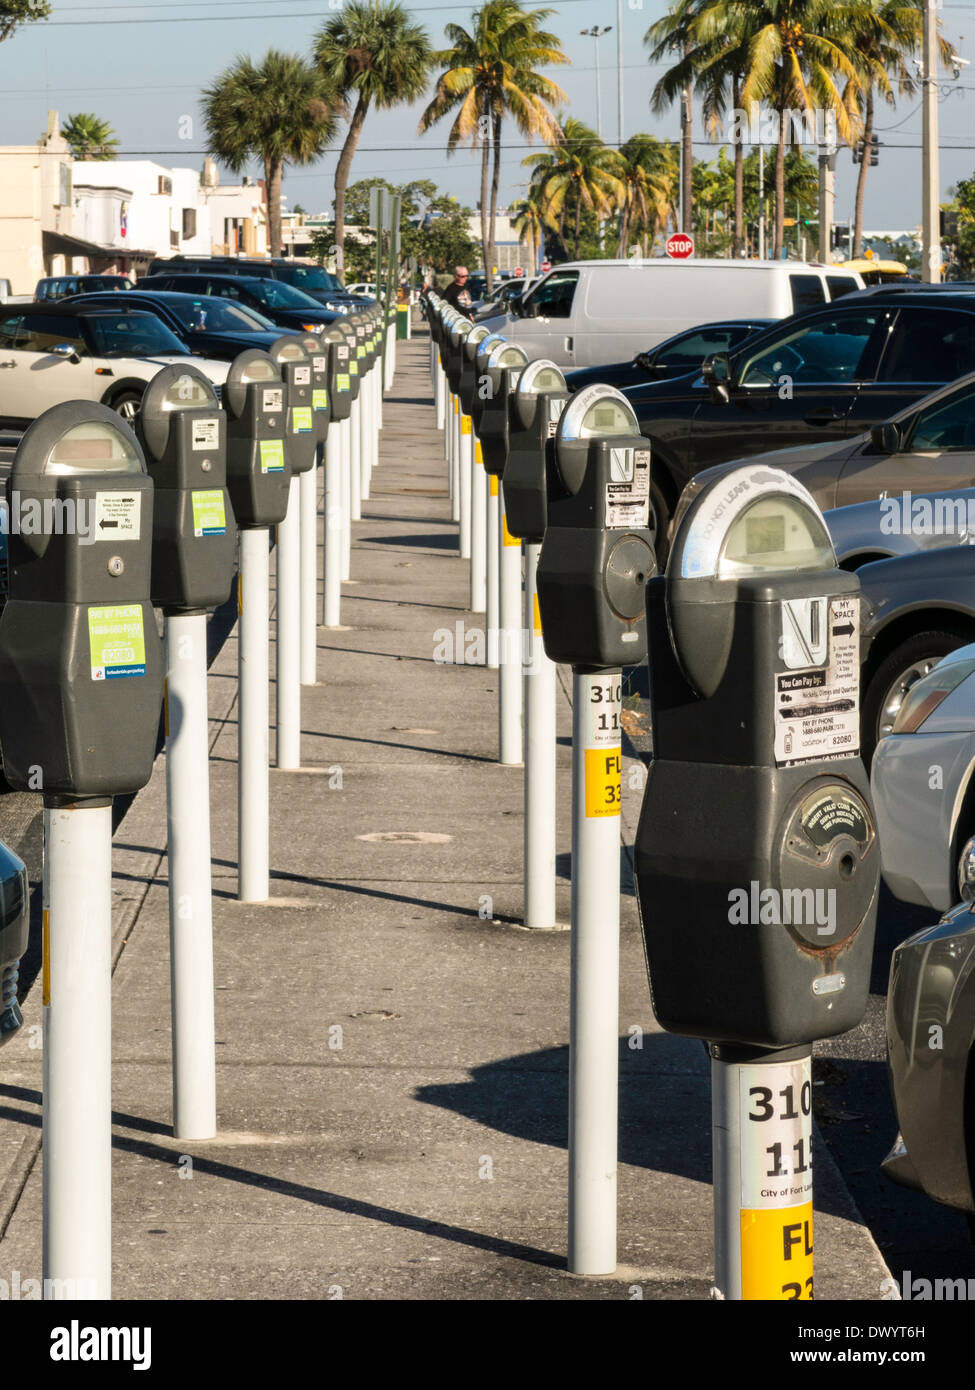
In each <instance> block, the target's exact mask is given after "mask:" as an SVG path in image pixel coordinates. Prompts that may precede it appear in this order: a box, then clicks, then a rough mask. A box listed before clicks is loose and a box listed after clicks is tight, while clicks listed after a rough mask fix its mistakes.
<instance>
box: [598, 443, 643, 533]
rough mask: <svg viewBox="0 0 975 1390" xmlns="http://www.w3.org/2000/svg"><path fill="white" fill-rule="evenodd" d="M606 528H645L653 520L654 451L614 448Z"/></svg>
mask: <svg viewBox="0 0 975 1390" xmlns="http://www.w3.org/2000/svg"><path fill="white" fill-rule="evenodd" d="M609 477H610V481H609V482H608V483H607V484H606V522H605V525H606V528H607V530H610V531H618V530H622V529H626V528H628V527H636V528H639V529H642V528H643V527H645V526H646V525H647V523H648V521H649V519H650V450H649V449H634V448H633V447H632V446H631V447H630V448H620V449H610V455H609Z"/></svg>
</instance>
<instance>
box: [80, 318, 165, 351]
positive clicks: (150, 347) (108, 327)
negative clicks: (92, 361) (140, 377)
mask: <svg viewBox="0 0 975 1390" xmlns="http://www.w3.org/2000/svg"><path fill="white" fill-rule="evenodd" d="M86 326H87V329H88V333H89V334H90V336H91V342H92V350H93V352H94V354H95V356H96V357H159V356H161V355H164V356H166V357H173V356H179V357H188V356H189V355H190V354H189V353H188V351H187V349H186V348H185V347H184V346H183V344H182V343H181V342H180V340H179V339H178V338H177V337H176V335H175V333H170V331H169V329H168V328H167V327H166V325H165V324H164V323H160V321H159V319H157V318H156V317H155V316H154V315H153V314H92V315H91V317H90V318H88V319H87V320H86Z"/></svg>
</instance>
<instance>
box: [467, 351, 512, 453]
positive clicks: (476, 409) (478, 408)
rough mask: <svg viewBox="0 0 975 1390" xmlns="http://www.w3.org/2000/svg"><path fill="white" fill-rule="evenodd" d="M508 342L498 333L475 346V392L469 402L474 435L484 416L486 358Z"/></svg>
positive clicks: (477, 431)
mask: <svg viewBox="0 0 975 1390" xmlns="http://www.w3.org/2000/svg"><path fill="white" fill-rule="evenodd" d="M507 341H508V340H507V338H505V337H502V335H501V334H500V333H489V334H488V335H487V337H486V338H482V339H481V341H480V342H479V343H478V344H477V350H476V352H475V355H474V379H475V390H474V397H473V400H472V401H471V419H472V420H473V421H474V433H475V434H479V433H480V428H481V416H482V415H483V414H484V401H485V398H486V396H487V389H486V387H485V385H484V383H485V381H486V376H485V373H486V371H487V363H488V358H489V357H490V356H491V352H492V351H493V349H494V348H496V347H497V345H498V344H499V343H506V342H507Z"/></svg>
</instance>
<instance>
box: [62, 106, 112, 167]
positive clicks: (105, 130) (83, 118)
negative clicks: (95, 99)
mask: <svg viewBox="0 0 975 1390" xmlns="http://www.w3.org/2000/svg"><path fill="white" fill-rule="evenodd" d="M61 134H62V135H63V136H64V138H65V140H67V142H68V145H69V147H70V149H71V155H72V157H73V158H74V159H114V158H115V152H116V150H117V149H118V140H117V139H116V137H115V131H114V130H113V129H112V127H111V126H110V125H109V124H108V122H107V121H103V120H100V119H99V118H98V116H95V115H93V114H92V113H91V112H90V111H79V112H78V113H77V114H76V115H74V116H68V117H67V119H66V120H65V122H64V125H62V127H61Z"/></svg>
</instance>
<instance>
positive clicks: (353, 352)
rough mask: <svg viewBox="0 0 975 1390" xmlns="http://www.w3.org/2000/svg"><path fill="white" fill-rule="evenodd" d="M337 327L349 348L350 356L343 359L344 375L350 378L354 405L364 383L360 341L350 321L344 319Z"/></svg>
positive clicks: (350, 392) (350, 389)
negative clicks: (360, 362) (361, 370)
mask: <svg viewBox="0 0 975 1390" xmlns="http://www.w3.org/2000/svg"><path fill="white" fill-rule="evenodd" d="M336 326H337V327H338V328H339V329H340V331H341V333H342V336H343V337H344V338H345V346H346V347H347V348H348V356H347V357H344V358H343V365H344V367H345V371H344V373H343V375H345V376H348V378H349V394H350V397H351V401H352V403H353V404H354V403H355V402H356V401H357V400H358V399H359V391H360V389H361V383H362V373H361V372H360V371H359V339H358V337H357V335H356V331H355V325H354V324H353V323H351V322H350V320H349V319H343V320H342V323H341V324H338V325H336Z"/></svg>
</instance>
